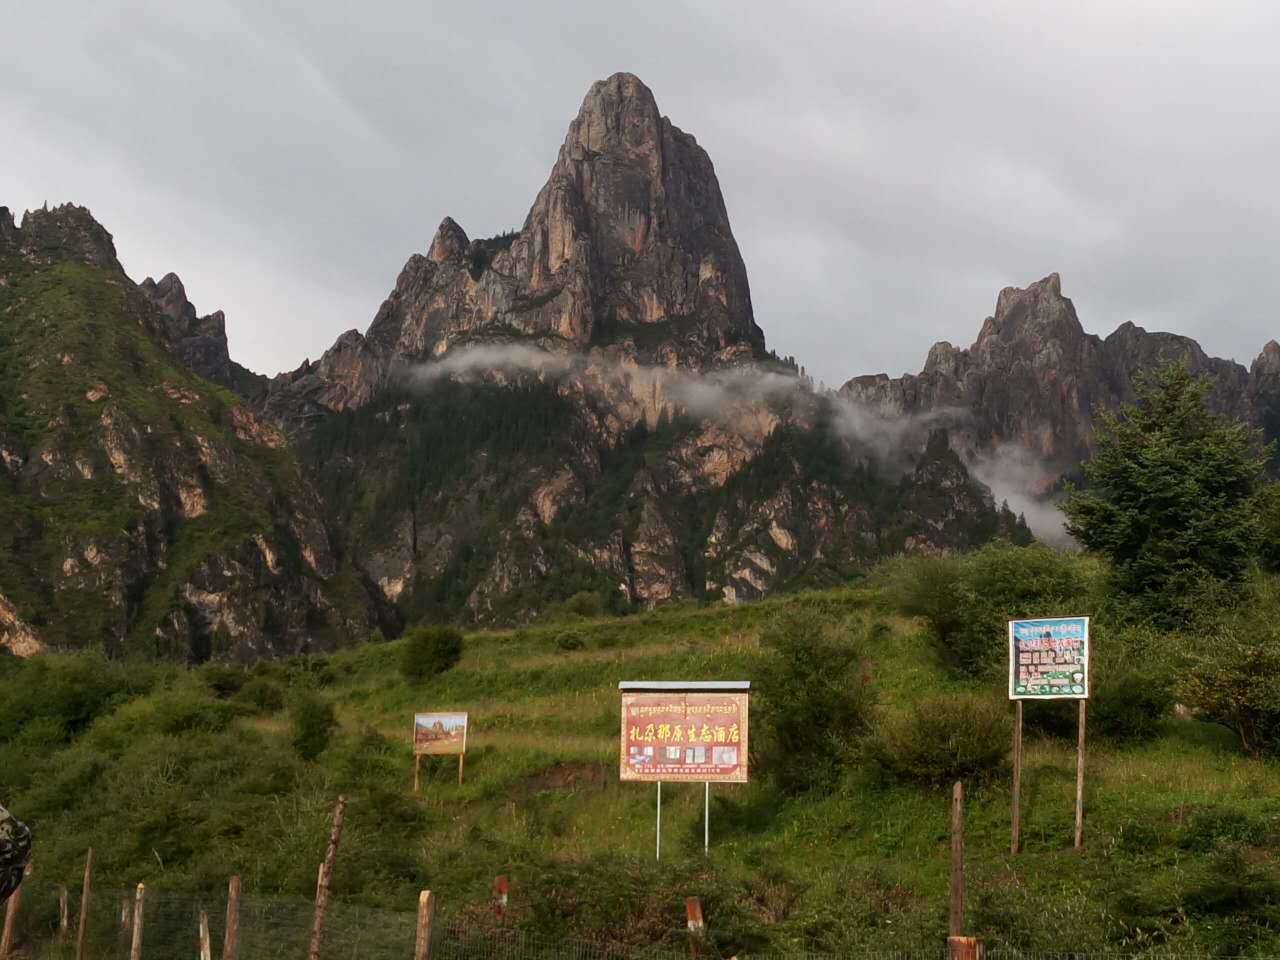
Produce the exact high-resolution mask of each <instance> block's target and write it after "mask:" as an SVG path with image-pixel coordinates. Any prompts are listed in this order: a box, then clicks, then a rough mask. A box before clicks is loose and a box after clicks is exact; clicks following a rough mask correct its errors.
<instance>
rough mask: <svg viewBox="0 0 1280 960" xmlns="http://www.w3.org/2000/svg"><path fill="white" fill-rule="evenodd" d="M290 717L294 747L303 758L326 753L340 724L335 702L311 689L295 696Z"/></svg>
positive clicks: (311, 758) (290, 707)
mask: <svg viewBox="0 0 1280 960" xmlns="http://www.w3.org/2000/svg"><path fill="white" fill-rule="evenodd" d="M289 719H290V720H291V722H292V724H293V748H294V749H295V750H296V751H298V756H300V757H301V758H302V759H303V760H314V759H315V758H316V757H318V756H320V754H322V753H324V751H325V749H326V748H327V747H328V746H329V740H330V738H332V736H333V731H334V729H335V728H336V727H337V726H338V720H337V718H336V717H335V716H334V713H333V704H331V703H329V702H328V701H327V700H322V699H321V698H320V697H318V696H316V695H315V694H314V693H311V692H310V691H303V692H301V693H299V694H298V695H297V696H295V697H294V699H293V703H292V704H290V706H289Z"/></svg>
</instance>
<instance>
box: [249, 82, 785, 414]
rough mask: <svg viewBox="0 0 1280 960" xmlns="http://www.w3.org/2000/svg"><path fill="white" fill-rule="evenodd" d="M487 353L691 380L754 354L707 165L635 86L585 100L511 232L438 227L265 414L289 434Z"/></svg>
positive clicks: (282, 388) (740, 284) (744, 291)
mask: <svg viewBox="0 0 1280 960" xmlns="http://www.w3.org/2000/svg"><path fill="white" fill-rule="evenodd" d="M493 341H497V342H511V341H520V342H526V343H533V344H536V345H538V346H542V347H544V348H548V349H554V350H561V351H563V350H582V349H585V348H587V347H591V346H604V347H614V346H616V347H618V348H619V349H622V350H624V351H627V352H628V353H629V354H631V355H633V356H634V358H636V359H638V360H640V361H641V362H652V363H658V364H663V365H680V366H685V367H690V368H694V369H706V368H709V367H714V366H719V365H723V364H729V363H736V362H741V361H744V360H749V359H752V358H754V357H756V356H759V355H760V354H761V353H762V352H763V350H764V335H763V333H762V332H761V330H760V328H759V327H758V326H757V325H756V322H755V318H754V315H753V313H752V308H751V292H750V288H749V285H748V283H747V272H746V267H745V265H744V264H743V262H742V256H741V254H740V253H739V251H738V246H737V243H736V242H735V241H734V239H733V233H732V231H731V229H730V227H729V217H728V213H727V212H726V210H725V204H724V198H723V197H722V196H721V193H720V185H719V182H718V180H717V179H716V175H715V169H714V167H713V166H712V164H711V159H710V157H708V156H707V153H706V151H705V150H703V149H702V148H701V147H700V146H698V144H697V141H695V140H694V138H693V137H691V136H689V135H688V134H686V133H684V132H683V131H681V130H680V129H679V128H677V127H676V126H675V125H674V124H672V123H671V121H670V120H668V119H667V118H665V117H663V116H662V115H661V114H660V113H659V111H658V107H657V104H656V102H655V101H654V98H653V94H652V93H651V92H650V90H649V88H648V87H646V86H645V85H644V84H643V83H641V82H640V80H639V79H637V78H636V77H634V76H632V75H630V74H624V73H620V74H615V75H614V76H612V77H610V78H609V79H607V80H602V81H600V82H598V83H596V84H595V85H593V86H592V88H591V90H590V91H589V92H588V93H587V96H586V98H585V99H584V101H583V103H582V108H581V109H580V110H579V112H578V116H577V118H576V119H575V120H574V121H573V122H572V123H571V124H570V125H569V131H568V134H567V135H566V137H565V141H564V144H563V145H562V146H561V148H560V153H559V156H558V158H557V160H556V162H555V164H554V166H553V167H552V169H551V174H550V176H549V178H548V180H547V182H546V185H545V186H543V188H542V189H541V191H539V193H538V196H537V198H536V199H535V200H534V203H533V206H532V207H531V209H530V210H529V213H528V216H527V217H526V218H525V222H524V225H523V227H522V228H521V229H520V230H519V231H517V232H515V233H513V234H507V235H503V236H499V237H494V238H489V239H478V240H477V239H470V238H468V236H467V234H466V232H465V231H464V230H463V229H462V227H460V226H459V225H458V224H457V223H455V222H454V221H453V220H452V219H450V218H448V217H446V218H445V219H444V221H443V222H442V223H441V224H440V226H439V228H438V229H437V231H436V234H435V237H434V238H433V240H432V242H431V244H430V246H429V247H428V250H427V253H426V255H425V256H424V255H421V254H415V255H413V256H412V257H410V258H409V261H408V262H407V263H406V264H405V266H404V269H403V270H402V271H401V272H400V276H399V278H398V279H397V281H396V285H395V288H394V289H393V290H392V292H391V295H390V296H389V297H388V298H387V300H386V301H385V302H384V303H383V304H382V306H381V307H380V308H379V310H378V312H377V315H376V316H375V318H374V320H373V323H372V324H371V325H370V327H369V330H368V332H367V333H366V334H365V335H364V336H363V337H361V336H360V335H359V334H355V333H351V334H344V336H343V338H342V339H340V340H339V341H338V343H337V344H335V345H334V347H333V348H332V349H331V350H330V351H328V352H327V353H326V354H325V356H324V357H322V358H321V359H320V360H319V361H317V362H316V363H308V364H305V365H304V366H303V367H302V368H300V369H299V370H298V371H295V372H294V373H292V374H287V375H284V376H282V377H280V378H277V380H276V382H275V383H274V384H273V385H272V394H273V395H272V397H271V399H270V400H269V401H268V403H267V409H268V410H269V412H270V413H271V415H272V416H273V417H275V418H277V419H278V420H279V421H280V422H282V423H284V424H285V425H286V426H287V428H288V429H289V430H290V432H292V431H293V430H294V428H296V427H298V426H299V425H300V424H305V423H306V421H307V420H308V418H310V417H314V416H315V415H317V414H318V413H320V412H322V411H323V410H324V409H330V410H344V409H349V408H352V407H357V406H360V405H362V404H364V403H367V402H368V400H369V398H370V397H372V396H373V395H374V394H375V393H376V392H377V390H378V389H380V387H381V386H383V385H384V384H385V382H386V381H387V380H388V378H389V377H391V376H393V375H394V372H395V370H396V369H397V368H398V367H400V366H402V365H404V364H413V363H419V362H422V361H426V360H430V359H432V358H436V357H440V356H441V355H443V354H445V353H446V352H448V351H449V350H451V349H453V348H455V347H458V346H461V345H465V344H471V343H476V342H493Z"/></svg>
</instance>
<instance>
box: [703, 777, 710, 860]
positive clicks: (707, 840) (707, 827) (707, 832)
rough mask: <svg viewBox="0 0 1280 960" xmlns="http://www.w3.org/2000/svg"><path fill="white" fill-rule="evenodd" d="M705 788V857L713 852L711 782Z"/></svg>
mask: <svg viewBox="0 0 1280 960" xmlns="http://www.w3.org/2000/svg"><path fill="white" fill-rule="evenodd" d="M705 786H706V788H707V790H706V794H705V795H704V800H703V808H702V855H703V856H704V857H705V856H706V855H707V854H709V853H710V852H711V781H710V780H708V781H707V782H706V784H705Z"/></svg>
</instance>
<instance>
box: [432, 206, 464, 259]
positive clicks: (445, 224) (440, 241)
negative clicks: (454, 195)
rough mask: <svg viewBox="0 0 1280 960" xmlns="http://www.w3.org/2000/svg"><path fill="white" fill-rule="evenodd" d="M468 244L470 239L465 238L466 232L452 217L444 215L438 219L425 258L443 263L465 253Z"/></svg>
mask: <svg viewBox="0 0 1280 960" xmlns="http://www.w3.org/2000/svg"><path fill="white" fill-rule="evenodd" d="M469 246H471V241H470V240H468V239H467V232H466V231H465V230H463V229H462V228H461V227H460V226H458V224H457V223H455V222H454V219H453V217H445V218H444V219H443V220H441V221H440V226H439V228H438V229H437V230H436V235H435V238H434V239H433V240H432V241H431V247H430V248H429V249H428V250H427V259H428V260H432V261H434V262H436V263H444V262H445V261H446V260H452V259H453V258H454V257H460V256H462V255H463V254H465V253H466V252H467V247H469Z"/></svg>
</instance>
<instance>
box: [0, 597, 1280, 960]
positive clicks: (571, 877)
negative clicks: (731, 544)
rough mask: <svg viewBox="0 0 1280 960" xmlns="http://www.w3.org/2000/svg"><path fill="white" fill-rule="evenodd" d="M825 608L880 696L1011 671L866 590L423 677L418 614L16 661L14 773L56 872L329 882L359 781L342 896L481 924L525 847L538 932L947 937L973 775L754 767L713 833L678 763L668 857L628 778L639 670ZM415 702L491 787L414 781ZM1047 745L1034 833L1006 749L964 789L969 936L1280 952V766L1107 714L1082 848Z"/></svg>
mask: <svg viewBox="0 0 1280 960" xmlns="http://www.w3.org/2000/svg"><path fill="white" fill-rule="evenodd" d="M814 610H816V611H817V612H818V613H819V614H820V615H821V616H822V617H823V618H825V619H826V620H827V621H828V622H829V623H830V624H831V625H832V627H833V629H834V631H835V632H836V635H837V636H844V637H848V638H850V639H851V640H852V639H853V638H858V642H860V643H862V644H864V645H865V650H866V653H867V655H868V669H869V670H870V674H871V683H872V685H873V687H874V688H875V690H876V692H877V694H878V696H879V700H880V706H879V707H878V709H879V710H882V711H900V710H903V709H905V708H906V707H907V706H908V705H909V704H910V703H911V701H912V700H913V699H914V698H915V697H917V696H919V694H920V692H921V691H930V690H940V689H966V690H979V691H980V692H984V691H985V692H987V693H989V695H990V696H991V697H992V698H993V699H994V700H997V701H999V700H1000V699H1001V698H1002V691H1000V690H998V689H990V690H988V689H987V688H986V687H981V688H980V687H977V686H975V684H974V683H973V682H972V681H964V682H961V681H956V680H952V679H949V677H950V674H948V672H947V671H945V670H944V669H943V667H942V665H941V664H940V663H939V662H938V661H937V659H936V656H935V654H934V653H933V648H932V646H931V644H930V643H929V641H928V639H927V637H926V636H925V635H924V634H923V632H922V630H921V629H920V627H919V626H918V625H917V624H916V623H914V622H913V621H910V620H906V619H903V618H901V617H898V616H896V615H894V614H893V612H892V611H891V610H887V609H886V608H885V607H884V606H883V605H882V604H881V603H880V598H879V597H878V596H877V595H876V594H875V593H874V592H873V591H872V590H870V589H838V590H832V591H823V592H813V593H804V594H797V595H792V596H788V597H784V598H778V599H773V600H768V601H764V602H761V603H758V604H754V605H749V606H740V607H733V608H725V607H711V608H692V607H677V608H670V609H666V610H663V611H661V612H659V613H655V614H650V615H644V616H637V617H631V618H626V619H619V620H602V621H592V622H576V623H560V624H547V625H544V626H537V627H533V628H528V629H524V630H519V631H514V632H494V633H482V634H475V635H472V636H469V637H468V639H467V645H466V649H465V653H464V656H463V659H462V661H461V663H460V664H459V665H458V666H457V667H456V668H454V669H453V670H452V671H451V672H449V673H448V674H446V675H444V676H442V677H439V678H437V679H435V680H432V681H428V682H425V683H421V684H416V685H411V684H410V683H408V682H406V681H405V680H403V679H402V678H401V675H400V673H399V671H398V668H397V664H398V657H399V653H400V649H401V644H400V642H395V643H387V644H379V645H370V646H365V647H362V648H359V649H354V650H348V651H343V652H340V653H337V654H334V655H332V656H331V657H329V658H327V659H315V658H313V659H309V660H294V661H288V662H283V663H274V664H261V665H259V666H258V667H256V668H254V669H253V671H252V672H251V673H248V674H243V673H235V672H229V671H227V670H226V669H224V668H223V669H216V670H215V669H213V668H204V669H203V670H200V671H182V670H178V669H176V668H173V667H159V666H154V665H152V666H147V667H141V666H131V665H124V664H106V663H96V662H92V661H90V660H87V659H86V658H85V655H81V656H80V657H50V658H45V659H43V660H40V661H33V662H28V663H24V664H21V665H19V664H16V663H13V662H8V663H5V662H4V661H0V796H3V797H4V798H5V801H6V803H7V804H8V805H9V806H10V807H11V808H12V809H13V810H14V811H15V812H17V813H18V814H19V815H20V816H23V817H24V818H27V819H29V820H30V821H31V822H32V825H33V826H34V828H35V831H36V835H37V844H38V854H37V856H38V858H39V860H40V864H41V873H42V875H43V876H44V877H45V878H46V879H52V878H55V877H67V878H69V877H72V876H73V875H74V873H75V871H76V870H77V869H78V865H79V863H80V858H81V856H82V853H83V850H84V848H85V847H87V846H89V845H92V846H93V847H94V848H95V851H96V857H97V860H98V863H99V870H100V875H101V876H102V877H103V878H104V879H103V882H116V883H119V884H124V883H127V882H136V881H140V880H141V881H146V882H147V883H148V885H149V887H150V888H151V889H153V890H157V891H161V890H168V891H173V890H194V891H209V892H214V891H217V890H219V889H221V888H222V886H223V885H224V884H225V879H226V877H227V875H229V874H230V873H233V872H240V873H242V874H243V875H244V877H245V884H246V889H247V890H248V891H249V892H252V893H259V894H277V893H278V894H290V895H299V896H307V895H309V894H310V893H311V891H312V890H313V888H314V884H315V871H316V865H317V863H318V861H319V858H320V856H321V853H322V851H323V847H324V838H325V836H326V833H327V822H328V817H329V813H330V809H331V805H332V803H333V800H334V797H335V796H336V795H337V794H338V793H339V792H345V793H347V794H348V796H349V797H350V805H349V807H348V814H347V832H346V835H345V837H344V841H343V847H342V851H341V854H340V856H339V865H338V870H337V876H336V894H337V896H338V897H339V898H341V899H342V900H346V901H354V902H360V903H365V904H371V905H378V906H382V907H388V908H392V909H405V910H410V909H412V908H413V905H414V903H415V898H416V892H417V890H419V889H420V888H424V887H429V888H431V889H433V890H435V891H437V893H438V894H439V897H440V908H441V910H442V911H443V912H444V914H445V915H446V917H450V918H455V919H456V918H469V919H470V921H471V922H473V923H475V924H486V923H492V922H493V921H492V920H491V912H490V911H489V910H488V907H487V903H488V897H489V890H490V887H491V884H492V881H493V878H494V876H495V875H497V874H499V873H506V874H508V875H510V877H511V882H512V891H513V910H512V914H511V917H510V919H509V922H510V923H512V924H515V925H517V926H520V927H522V928H525V929H527V930H529V931H530V932H536V933H537V934H539V935H541V936H552V937H558V936H573V937H602V938H607V939H609V940H611V941H613V942H623V943H635V944H646V945H649V944H653V943H655V942H658V941H662V940H667V941H670V942H672V943H675V942H678V940H679V936H680V929H681V927H682V926H683V917H682V903H681V899H682V898H683V897H684V896H688V895H701V896H702V897H703V898H704V902H705V905H706V913H707V916H708V921H709V924H710V929H711V933H712V936H713V937H714V938H715V941H716V944H717V947H718V948H719V949H720V950H722V951H723V952H724V955H725V956H728V955H730V953H731V952H737V953H740V954H741V953H748V954H749V953H753V952H754V953H759V952H762V951H765V950H784V949H785V950H793V949H805V950H810V951H817V952H834V951H840V950H847V949H852V948H855V947H861V946H876V947H885V948H888V947H895V948H896V947H911V946H921V945H924V946H933V945H936V944H937V943H938V941H939V938H940V937H941V936H942V935H943V934H944V933H945V926H946V910H947V870H948V805H949V796H948V791H946V790H943V789H928V788H924V787H918V786H909V785H899V784H895V783H891V782H888V781H886V780H885V779H884V778H883V777H882V776H881V775H879V774H877V773H876V772H875V771H874V770H873V769H872V768H871V767H870V766H869V765H865V764H861V763H858V764H851V765H850V766H849V768H848V769H847V770H846V772H845V776H844V778H843V779H842V781H841V783H840V785H839V787H838V788H837V789H834V790H832V791H830V792H828V793H824V794H823V795H820V796H810V797H806V798H802V799H793V800H786V799H783V798H780V797H779V796H777V795H776V794H775V793H774V792H773V791H772V790H771V789H770V787H769V785H768V784H767V782H766V779H765V778H764V777H763V776H762V771H760V770H758V769H757V770H756V771H755V776H754V782H753V783H752V784H750V785H749V786H746V787H729V786H717V787H713V791H712V797H713V805H712V844H711V854H710V857H709V858H704V857H703V855H702V849H701V847H702V788H701V786H700V785H691V786H680V785H671V786H668V787H667V788H665V789H664V806H663V812H664V856H663V860H662V863H661V864H655V863H654V858H653V828H654V789H653V787H651V786H647V785H639V784H620V783H619V782H618V780H617V771H616V756H617V754H616V750H617V745H616V737H617V727H618V722H617V715H618V694H617V690H616V685H617V681H618V680H621V679H640V678H654V679H656V678H704V679H705V678H748V679H750V678H752V676H753V674H754V673H755V672H756V665H757V664H758V662H759V658H760V656H761V653H760V649H759V645H758V641H759V637H760V634H761V631H762V630H763V629H765V628H766V627H767V625H768V624H769V623H770V622H771V621H773V620H774V619H775V618H787V617H793V616H795V615H797V614H798V613H801V612H804V611H814ZM873 625H879V626H875V628H874V629H872V627H873ZM578 643H581V646H580V647H577V648H576V649H565V648H566V647H576V646H577V644H578ZM126 687H129V688H130V689H125V688H126ZM35 688H39V690H40V691H42V692H41V693H40V694H38V695H37V694H33V693H27V694H24V692H23V691H30V690H33V689H35ZM303 688H307V689H312V690H314V691H316V692H318V694H319V695H320V696H321V697H323V698H324V699H326V700H328V701H330V702H331V703H333V704H334V706H335V708H336V711H337V716H338V719H339V721H340V728H339V732H338V733H337V734H336V735H335V738H334V740H333V742H332V744H331V746H330V748H329V749H328V750H327V751H325V752H324V753H323V754H322V755H321V756H320V758H319V759H318V760H317V761H316V762H313V763H306V762H303V761H302V760H300V759H298V758H297V756H296V755H295V753H294V752H293V751H292V749H291V747H290V732H289V721H288V715H287V713H286V712H285V711H283V710H281V709H279V708H278V704H279V697H280V696H281V695H282V694H284V695H286V696H287V695H290V694H291V693H296V692H297V691H298V690H300V689H303ZM237 690H238V692H237ZM421 709H466V710H468V711H470V713H471V717H472V723H473V727H472V732H471V736H470V741H469V753H468V756H467V765H466V770H467V776H466V782H465V784H463V785H462V786H459V785H457V784H456V782H455V779H456V767H455V766H454V765H453V762H452V760H451V759H450V760H442V761H440V762H438V763H432V764H429V765H428V767H427V769H426V779H425V789H424V791H423V793H422V794H421V795H420V796H416V797H415V796H414V795H413V794H412V793H411V792H410V787H411V779H412V760H411V756H410V750H409V726H410V720H411V714H412V713H413V711H414V710H421ZM1035 709H1036V705H1031V706H1029V707H1028V712H1029V713H1030V711H1032V710H1035ZM754 739H755V738H754V737H753V740H754ZM1024 763H1025V777H1024V798H1025V799H1024V803H1025V806H1024V833H1023V835H1024V843H1025V852H1023V853H1022V854H1020V855H1019V856H1017V857H1012V858H1011V857H1010V856H1009V853H1008V842H1009V838H1008V830H1009V822H1008V817H1009V803H1008V788H1009V785H1008V781H1007V778H1006V779H1003V780H1000V779H997V780H996V781H994V782H992V783H990V784H988V785H978V786H974V787H972V789H971V790H970V792H969V803H968V808H967V824H966V830H967V849H968V865H967V870H968V884H969V886H968V890H969V893H968V905H969V927H970V929H971V930H972V931H973V932H974V933H977V934H979V935H982V936H984V937H986V938H987V939H988V940H989V941H990V942H992V943H995V944H1003V945H1005V946H1008V947H1012V948H1018V949H1022V950H1040V951H1058V950H1067V949H1073V950H1103V949H1107V950H1116V951H1124V952H1137V953H1145V952H1149V953H1151V955H1158V954H1159V953H1161V952H1164V951H1171V950H1202V951H1207V952H1212V953H1215V954H1217V955H1225V954H1235V953H1253V954H1255V955H1256V954H1260V953H1262V952H1265V951H1268V950H1270V951H1272V952H1274V951H1276V950H1278V949H1280V937H1278V936H1277V933H1276V932H1275V931H1276V929H1277V928H1276V926H1275V924H1276V921H1277V919H1278V914H1277V903H1280V896H1278V894H1277V890H1278V889H1280V887H1278V885H1277V883H1276V880H1275V877H1276V873H1275V867H1274V856H1275V845H1274V844H1275V840H1276V838H1277V836H1278V835H1280V767H1277V766H1276V765H1275V764H1274V763H1270V762H1262V761H1256V760H1250V759H1246V758H1245V757H1243V756H1242V755H1241V754H1240V753H1239V752H1238V749H1237V747H1236V745H1235V743H1234V741H1233V739H1232V738H1231V737H1230V736H1229V735H1227V734H1226V733H1225V732H1224V731H1221V730H1219V729H1217V728H1214V727H1212V726H1209V725H1207V724H1201V723H1198V722H1194V721H1187V720H1169V721H1167V723H1166V724H1165V726H1164V728H1163V731H1162V732H1161V734H1160V735H1159V736H1158V737H1157V738H1156V739H1154V740H1153V741H1151V742H1148V743H1145V744H1141V745H1134V746H1123V745H1118V744H1112V743H1108V742H1105V741H1104V740H1102V739H1101V738H1095V739H1094V742H1093V743H1092V744H1091V746H1090V753H1089V767H1088V780H1087V787H1086V800H1085V802H1086V811H1087V818H1086V836H1087V847H1086V849H1085V851H1084V852H1083V853H1081V852H1076V851H1073V850H1072V849H1071V832H1072V820H1073V793H1074V744H1073V743H1071V742H1068V741H1064V740H1055V739H1048V738H1037V737H1035V736H1033V735H1031V734H1030V733H1029V740H1028V742H1027V746H1026V749H1025V761H1024Z"/></svg>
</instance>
